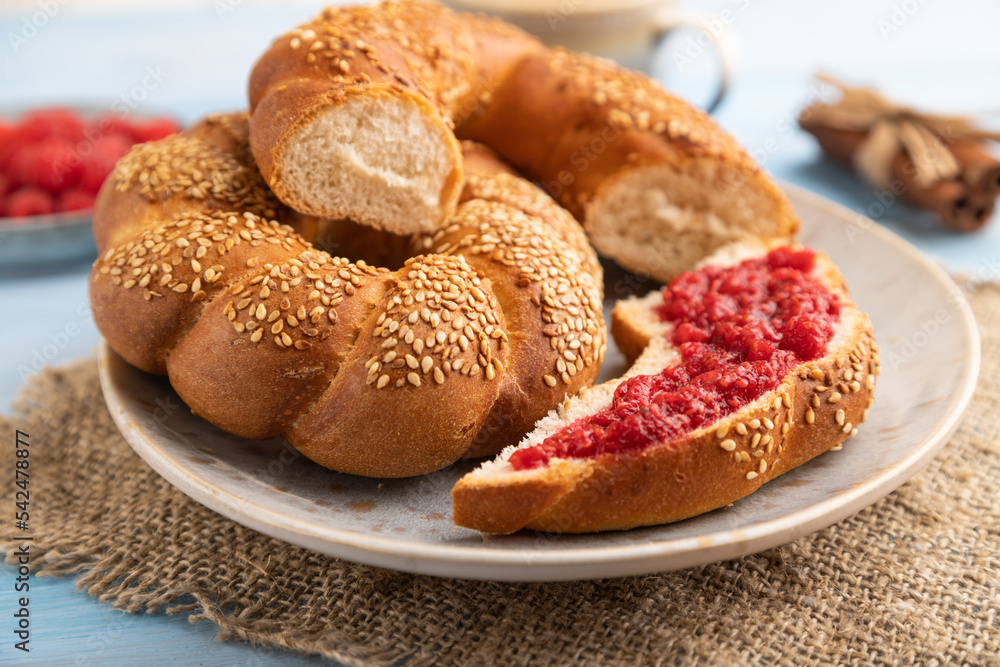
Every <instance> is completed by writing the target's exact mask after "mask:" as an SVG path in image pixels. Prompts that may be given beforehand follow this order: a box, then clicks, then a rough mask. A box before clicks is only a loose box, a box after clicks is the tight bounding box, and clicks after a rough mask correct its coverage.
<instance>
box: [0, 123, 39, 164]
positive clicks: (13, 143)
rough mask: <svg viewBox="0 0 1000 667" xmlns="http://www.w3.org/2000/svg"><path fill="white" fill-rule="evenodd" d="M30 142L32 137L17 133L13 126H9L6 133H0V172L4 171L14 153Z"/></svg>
mask: <svg viewBox="0 0 1000 667" xmlns="http://www.w3.org/2000/svg"><path fill="white" fill-rule="evenodd" d="M31 143H32V139H30V138H29V137H27V136H24V135H21V134H19V133H18V132H17V130H16V129H15V128H10V129H9V131H8V133H7V134H0V172H6V171H7V170H8V169H9V168H10V161H11V160H12V159H13V158H14V155H15V154H16V153H17V152H18V151H20V150H21V149H22V148H23V147H25V146H28V145H30V144H31Z"/></svg>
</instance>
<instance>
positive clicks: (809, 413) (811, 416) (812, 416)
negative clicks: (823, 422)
mask: <svg viewBox="0 0 1000 667" xmlns="http://www.w3.org/2000/svg"><path fill="white" fill-rule="evenodd" d="M815 422H816V413H815V412H813V409H812V408H809V409H807V410H806V423H807V424H813V423H815Z"/></svg>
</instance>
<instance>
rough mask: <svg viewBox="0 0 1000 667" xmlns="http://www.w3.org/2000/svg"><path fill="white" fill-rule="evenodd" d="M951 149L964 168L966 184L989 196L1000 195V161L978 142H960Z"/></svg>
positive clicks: (952, 145)
mask: <svg viewBox="0 0 1000 667" xmlns="http://www.w3.org/2000/svg"><path fill="white" fill-rule="evenodd" d="M949 148H950V149H951V152H952V154H954V156H955V158H956V159H957V160H958V161H959V162H960V163H961V164H962V166H963V173H962V179H963V180H964V181H965V182H966V183H968V184H969V185H971V186H973V187H974V188H976V189H978V190H981V191H982V193H983V194H985V195H987V196H990V197H996V196H997V195H1000V160H998V159H997V158H996V157H994V156H993V155H991V154H990V153H989V152H987V151H986V150H985V149H984V148H983V145H982V144H981V143H979V142H977V141H969V140H958V141H955V142H953V143H952V144H950V145H949Z"/></svg>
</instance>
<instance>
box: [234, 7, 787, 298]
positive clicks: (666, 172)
mask: <svg viewBox="0 0 1000 667" xmlns="http://www.w3.org/2000/svg"><path fill="white" fill-rule="evenodd" d="M250 105H251V111H252V116H251V133H250V138H251V146H252V147H253V151H254V155H255V156H256V157H257V160H258V162H259V164H260V167H261V170H262V172H263V174H264V177H265V179H266V180H267V181H268V183H270V185H271V187H272V188H273V190H274V192H275V193H276V195H277V196H278V197H279V198H280V199H281V200H282V201H284V202H286V203H287V204H289V205H290V206H292V207H294V208H296V209H297V210H299V211H303V212H306V213H310V214H314V215H323V216H330V217H349V218H352V219H354V220H357V221H359V222H363V223H366V224H372V225H377V226H380V227H381V228H383V229H388V230H391V231H394V232H412V231H427V230H432V229H435V228H438V227H440V226H441V224H443V223H442V221H443V220H444V219H446V218H447V217H448V216H449V215H450V214H451V212H452V209H453V207H454V205H455V202H456V201H457V199H458V197H459V193H460V191H461V183H462V178H463V176H462V160H461V151H460V149H459V145H458V143H457V142H456V137H457V138H459V139H472V140H475V141H478V142H481V143H483V144H486V145H487V146H489V147H490V148H492V149H493V150H495V151H497V153H499V155H500V156H501V157H502V158H503V159H505V160H507V161H508V162H510V163H511V164H513V165H514V166H515V167H517V168H518V169H519V170H521V171H522V172H523V173H525V174H526V175H528V176H529V177H531V178H534V179H536V180H538V181H539V182H540V183H542V185H543V186H544V187H545V188H546V189H547V190H548V191H549V192H550V194H552V195H553V196H555V197H557V198H558V200H559V201H560V202H561V203H562V204H563V205H564V206H566V207H567V208H568V209H569V210H570V211H571V212H572V213H573V214H574V215H575V216H576V217H577V218H578V219H579V220H580V221H581V222H583V224H584V226H585V228H586V229H587V231H588V233H589V234H590V237H591V241H592V242H593V244H594V246H595V247H596V248H597V250H598V251H600V252H602V253H604V254H606V255H608V256H610V257H612V258H614V259H616V260H617V261H618V262H619V263H621V264H622V265H624V266H625V267H627V268H630V269H632V270H635V271H639V272H643V273H646V274H649V275H652V276H653V277H655V278H657V279H660V280H666V279H668V278H670V277H672V276H673V275H675V274H677V273H679V272H680V271H681V270H684V269H687V268H689V267H690V266H692V265H693V264H694V262H695V261H697V260H698V259H700V258H702V257H704V256H706V255H707V254H709V253H710V252H711V251H713V250H714V249H715V248H717V247H720V246H722V245H724V244H727V243H730V242H733V241H739V240H742V239H756V238H764V239H771V238H785V237H788V236H790V235H792V234H793V233H794V232H795V231H796V229H797V226H798V222H797V218H796V216H795V214H794V212H793V211H792V209H791V207H790V205H789V204H788V201H787V200H786V199H785V197H784V196H783V195H782V194H781V192H780V191H779V190H778V188H777V187H776V186H775V185H774V183H772V182H771V181H770V180H769V179H768V177H767V176H766V175H765V174H764V173H763V172H762V171H761V170H760V168H759V167H758V166H757V165H756V164H755V163H754V162H753V160H752V159H751V158H750V157H749V156H748V155H747V154H746V152H744V151H743V150H742V149H741V148H740V147H739V146H737V145H736V143H735V142H734V141H733V140H732V138H730V137H729V136H728V135H726V134H725V133H724V132H722V131H721V130H720V129H719V128H718V127H717V126H716V125H715V124H714V123H713V122H712V120H711V119H710V118H709V117H708V116H707V115H705V114H704V113H702V112H701V111H698V110H696V109H694V108H693V107H691V106H690V105H688V104H686V103H685V102H683V101H681V100H679V99H677V98H675V97H673V96H671V95H669V94H668V93H666V92H665V91H664V90H663V89H662V88H661V87H660V86H659V85H657V84H656V83H655V82H654V81H652V80H651V79H649V78H648V77H646V76H645V75H643V74H639V73H637V72H630V71H627V70H624V69H622V68H620V67H618V66H616V65H614V64H612V63H609V62H607V61H603V60H599V59H596V58H592V57H590V56H585V55H581V54H575V53H570V52H567V51H564V50H560V49H549V48H546V47H544V46H543V45H542V44H541V43H540V42H538V41H537V40H536V39H534V38H533V37H530V36H528V35H526V34H525V33H523V32H521V31H519V30H516V29H514V28H512V27H510V26H507V25H506V24H503V23H501V22H499V21H494V20H488V19H486V18H483V17H480V16H470V15H465V14H458V13H454V12H451V11H449V10H447V9H445V8H444V7H442V6H440V5H438V4H435V3H428V2H385V3H381V4H377V5H374V6H370V7H353V8H330V9H327V10H326V11H324V12H323V13H322V14H321V15H320V16H319V17H317V18H316V19H315V20H313V21H311V22H310V23H307V24H305V25H303V26H301V27H299V28H297V29H295V30H293V31H292V32H290V33H288V34H286V35H284V36H283V37H281V38H279V39H278V40H276V41H275V43H274V44H273V45H272V46H271V48H270V49H269V50H268V51H267V52H266V53H265V54H264V55H263V56H262V57H261V58H260V60H259V61H258V63H257V65H256V66H255V68H254V70H253V72H252V75H251V79H250ZM387 146H388V147H390V150H387Z"/></svg>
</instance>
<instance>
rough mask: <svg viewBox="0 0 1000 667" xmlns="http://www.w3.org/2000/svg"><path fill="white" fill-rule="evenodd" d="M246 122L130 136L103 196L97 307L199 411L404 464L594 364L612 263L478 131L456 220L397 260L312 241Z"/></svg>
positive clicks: (502, 423)
mask: <svg viewBox="0 0 1000 667" xmlns="http://www.w3.org/2000/svg"><path fill="white" fill-rule="evenodd" d="M246 134H247V123H246V117H245V116H240V115H232V116H221V117H214V118H209V119H207V120H205V121H203V122H201V123H200V124H198V125H196V126H195V127H193V128H192V129H191V130H189V131H187V132H185V133H183V134H181V135H175V136H173V137H170V138H167V139H164V140H162V141H159V142H154V143H151V144H145V145H143V146H139V147H136V148H134V149H133V151H132V152H131V153H130V154H129V155H128V156H127V157H126V158H125V159H123V160H122V161H121V162H120V163H119V165H118V167H117V168H116V170H115V172H114V173H113V175H112V176H111V178H109V180H108V182H107V183H106V184H105V186H104V188H103V190H102V192H101V194H100V197H99V199H98V204H97V207H96V210H95V235H96V237H97V239H98V244H99V249H100V251H101V253H102V255H101V257H100V258H99V259H98V261H97V262H96V263H95V264H94V268H93V271H92V274H91V275H92V281H91V304H92V307H93V312H94V319H95V322H96V323H97V326H98V328H99V329H100V330H101V332H102V334H103V335H104V337H105V338H106V339H107V341H108V343H109V345H110V346H111V347H112V349H114V350H115V351H116V352H118V353H119V354H120V355H121V356H122V357H123V358H124V359H125V360H126V361H128V362H129V363H131V364H133V365H135V366H137V367H139V368H141V369H143V370H146V371H149V372H154V373H166V374H167V375H168V376H169V378H170V382H171V384H172V385H173V386H174V388H175V389H176V391H177V393H178V394H179V395H180V397H181V398H182V399H183V400H184V402H185V403H187V405H188V406H190V408H191V409H192V411H194V412H195V413H196V414H198V415H201V416H202V417H204V418H206V419H207V420H208V421H210V422H212V423H213V424H215V425H217V426H219V427H221V428H223V429H225V430H227V431H229V432H231V433H235V434H237V435H240V436H243V437H248V438H269V437H274V436H277V435H284V436H285V437H286V438H287V439H288V441H289V442H290V443H292V444H293V445H294V446H295V447H296V448H298V449H299V450H300V451H301V452H302V453H303V454H305V455H306V456H307V457H309V458H311V459H312V460H314V461H316V462H318V463H320V464H321V465H324V466H327V467H330V468H333V469H335V470H339V471H342V472H348V473H354V474H359V475H367V476H377V477H402V476H409V475H417V474H422V473H426V472H431V471H433V470H437V469H440V468H442V467H444V466H446V465H448V464H449V463H451V462H453V461H455V460H456V459H458V458H459V457H461V456H462V455H464V454H467V453H470V452H474V453H477V454H485V453H490V452H496V451H498V450H499V449H500V448H501V447H502V446H503V445H505V444H508V443H509V442H511V441H512V440H515V439H517V437H519V435H520V434H522V433H524V432H525V431H527V430H528V429H529V428H530V427H531V425H532V424H533V423H534V421H536V420H537V419H538V418H539V417H540V416H542V415H544V414H545V412H546V411H547V410H548V409H550V408H551V407H553V406H555V405H557V404H558V403H559V401H561V400H562V399H563V397H564V396H566V395H569V394H572V393H575V392H576V391H578V390H579V389H580V388H582V387H584V386H587V385H589V384H590V383H592V382H593V379H594V377H595V375H596V372H597V368H598V366H599V364H600V361H601V359H602V356H603V353H604V347H605V330H604V323H603V319H602V316H601V302H602V293H601V292H602V290H601V272H600V266H599V264H598V263H597V260H596V256H595V255H594V253H593V251H592V250H591V249H590V248H589V246H588V245H587V243H586V240H585V237H584V236H583V232H582V231H581V230H580V229H579V225H577V223H576V222H575V221H574V220H573V219H572V217H571V216H570V215H569V214H568V213H566V212H565V211H564V210H563V209H561V208H560V207H559V206H557V205H556V204H555V203H554V202H552V201H551V200H550V199H548V197H546V196H545V195H544V194H542V193H541V191H540V190H538V189H537V188H535V187H534V186H531V185H530V184H528V183H526V182H525V181H523V180H521V179H519V178H518V177H516V176H514V175H512V174H510V173H506V172H505V171H503V168H502V167H500V166H499V163H496V162H495V160H494V159H493V158H491V157H490V156H489V155H487V154H481V155H477V150H478V149H476V148H475V147H473V146H468V147H467V151H469V153H470V159H469V164H470V170H469V171H470V173H469V175H468V179H467V182H466V186H465V188H464V190H463V193H462V202H461V203H460V204H459V206H458V208H457V209H456V211H455V213H454V215H453V216H451V217H450V218H449V219H448V221H447V222H448V224H447V226H446V227H445V228H444V229H442V230H440V231H438V232H436V233H434V234H432V235H423V236H416V237H413V238H410V239H405V240H404V241H405V243H406V244H408V246H409V247H410V248H411V249H412V253H411V254H416V253H418V252H423V253H430V254H423V255H419V256H415V257H411V258H410V259H408V260H407V261H406V264H405V266H403V267H402V268H400V269H399V270H396V271H391V270H389V269H386V268H377V267H374V266H371V265H368V264H366V263H365V262H363V261H358V262H351V261H349V260H347V259H344V258H338V257H332V256H331V255H329V254H328V253H326V252H324V251H322V250H319V249H317V248H315V247H313V246H312V245H311V243H310V242H309V239H311V238H313V237H314V236H315V234H316V233H317V229H319V228H320V227H321V225H320V224H319V222H318V221H317V220H315V219H311V218H307V217H303V216H301V215H298V214H296V213H294V212H292V211H290V210H288V209H287V208H285V207H283V206H282V205H280V204H278V203H277V202H276V201H275V200H274V198H273V195H272V194H271V193H270V191H269V190H268V188H267V187H266V185H265V184H264V183H263V180H262V179H261V177H260V175H259V173H258V172H257V171H256V169H255V168H254V165H253V162H252V159H250V158H249V153H248V152H247V151H246V146H247V137H246ZM167 184H169V185H167ZM262 216H266V217H262ZM282 222H288V223H290V224H294V225H295V226H296V229H298V232H296V229H293V228H292V227H290V226H288V225H285V224H281V223H282Z"/></svg>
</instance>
